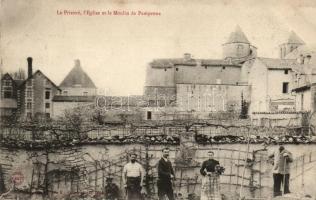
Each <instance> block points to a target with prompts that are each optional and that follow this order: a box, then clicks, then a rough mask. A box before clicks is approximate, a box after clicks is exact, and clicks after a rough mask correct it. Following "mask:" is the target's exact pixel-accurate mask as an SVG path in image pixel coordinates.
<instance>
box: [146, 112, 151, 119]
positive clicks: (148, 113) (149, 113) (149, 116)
mask: <svg viewBox="0 0 316 200" xmlns="http://www.w3.org/2000/svg"><path fill="white" fill-rule="evenodd" d="M147 119H148V120H151V111H147Z"/></svg>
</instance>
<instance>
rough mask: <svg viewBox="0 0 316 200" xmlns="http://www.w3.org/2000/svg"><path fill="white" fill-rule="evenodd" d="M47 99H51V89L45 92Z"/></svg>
mask: <svg viewBox="0 0 316 200" xmlns="http://www.w3.org/2000/svg"><path fill="white" fill-rule="evenodd" d="M45 99H50V91H46V92H45Z"/></svg>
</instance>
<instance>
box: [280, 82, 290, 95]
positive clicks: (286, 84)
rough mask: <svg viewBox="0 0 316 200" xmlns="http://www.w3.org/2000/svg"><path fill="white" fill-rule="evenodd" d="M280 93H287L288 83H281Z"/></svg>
mask: <svg viewBox="0 0 316 200" xmlns="http://www.w3.org/2000/svg"><path fill="white" fill-rule="evenodd" d="M282 93H283V94H287V93H289V83H288V82H284V83H283V87H282Z"/></svg>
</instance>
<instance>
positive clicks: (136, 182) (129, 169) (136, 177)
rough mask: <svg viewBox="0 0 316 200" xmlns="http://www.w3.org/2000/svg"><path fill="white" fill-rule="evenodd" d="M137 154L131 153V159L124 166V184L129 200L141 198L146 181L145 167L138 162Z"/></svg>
mask: <svg viewBox="0 0 316 200" xmlns="http://www.w3.org/2000/svg"><path fill="white" fill-rule="evenodd" d="M136 157H137V155H136V154H135V153H133V154H131V155H130V161H129V162H128V163H127V164H126V165H125V166H124V168H123V184H124V188H125V190H126V194H127V199H128V200H140V199H141V198H142V196H141V191H142V187H143V182H144V175H145V172H144V169H143V167H142V166H141V164H139V163H138V162H136Z"/></svg>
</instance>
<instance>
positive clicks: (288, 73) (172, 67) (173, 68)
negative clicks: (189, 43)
mask: <svg viewBox="0 0 316 200" xmlns="http://www.w3.org/2000/svg"><path fill="white" fill-rule="evenodd" d="M304 47H305V42H304V41H303V40H302V39H300V38H299V37H298V36H297V35H296V34H295V33H294V32H291V33H290V35H289V37H288V38H287V40H286V41H285V42H283V43H281V44H280V45H279V48H280V57H279V58H262V57H258V56H257V48H256V47H254V46H253V45H252V44H251V43H250V42H249V40H248V39H247V37H246V36H245V34H244V33H243V31H242V30H241V29H240V27H238V26H237V27H236V29H235V31H234V32H232V33H231V34H230V36H229V39H228V41H227V42H226V43H225V44H223V59H220V60H216V59H194V58H192V57H191V55H190V54H184V57H183V58H168V59H154V60H153V61H152V62H151V63H150V64H149V65H148V67H147V71H146V83H145V89H144V91H145V96H147V97H148V98H149V99H150V100H151V101H153V102H157V105H158V104H159V103H158V102H159V101H164V102H168V103H169V105H172V106H173V108H174V110H177V111H178V112H181V111H183V112H202V113H204V114H206V115H207V113H210V112H222V111H235V112H240V110H241V104H242V101H245V102H247V105H248V106H249V107H248V114H252V113H258V112H279V111H291V112H294V111H296V110H297V106H296V104H297V103H296V102H297V100H295V99H296V94H295V92H294V91H292V90H293V89H294V88H297V87H298V84H299V83H298V81H300V82H302V79H306V80H309V82H310V81H311V80H312V79H313V77H316V76H314V74H315V75H316V70H313V64H312V60H313V58H312V56H311V53H307V52H306V50H305V49H306V48H304ZM304 50H305V51H304ZM302 60H303V62H302ZM304 61H305V63H304ZM307 63H308V64H307ZM298 77H300V78H298ZM305 82H306V81H304V84H305ZM301 99H302V98H301ZM160 104H161V103H160ZM157 105H156V106H157ZM169 107H170V106H169ZM150 109H152V110H153V108H148V110H150Z"/></svg>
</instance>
